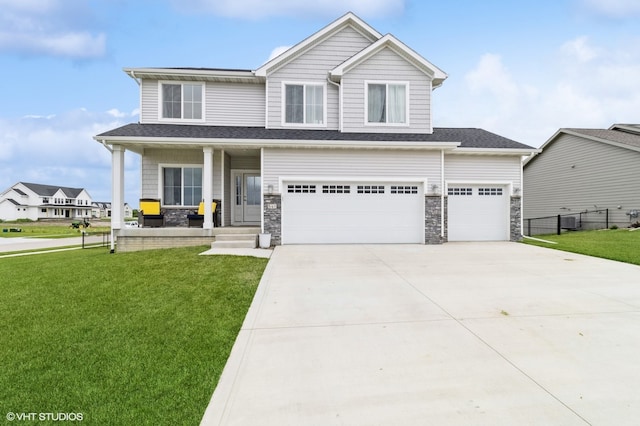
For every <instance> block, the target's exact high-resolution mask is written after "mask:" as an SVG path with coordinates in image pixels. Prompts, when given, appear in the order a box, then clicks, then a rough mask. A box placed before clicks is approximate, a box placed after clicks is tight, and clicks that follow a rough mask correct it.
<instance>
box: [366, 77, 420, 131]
mask: <svg viewBox="0 0 640 426" xmlns="http://www.w3.org/2000/svg"><path fill="white" fill-rule="evenodd" d="M370 84H384V85H386V86H387V92H388V88H389V85H390V84H395V85H404V86H405V87H406V94H407V97H406V99H405V115H406V121H405V122H404V123H370V122H369V85H370ZM410 88H411V87H410V82H409V81H393V80H365V81H364V125H365V126H367V127H409V125H410V119H409V117H410V116H411V114H410V112H411V111H410V110H409V105H410V104H411V102H410V101H409V98H410V96H411V90H410ZM387 105H388V104H387ZM386 116H387V117H388V115H386Z"/></svg>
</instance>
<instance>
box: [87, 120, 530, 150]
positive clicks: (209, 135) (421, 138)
mask: <svg viewBox="0 0 640 426" xmlns="http://www.w3.org/2000/svg"><path fill="white" fill-rule="evenodd" d="M109 137H131V138H164V139H167V138H168V139H171V138H181V139H184V138H187V139H244V140H276V139H278V140H300V141H312V140H316V141H372V142H390V143H393V142H424V143H425V144H428V143H437V142H460V143H461V144H460V147H461V148H494V149H533V148H532V147H530V146H528V145H525V144H522V143H519V142H516V141H514V140H511V139H507V138H505V137H502V136H500V135H496V134H495V133H491V132H488V131H486V130H483V129H476V128H443V127H438V128H434V129H433V133H431V134H424V133H355V132H349V133H347V132H340V131H338V130H305V129H265V128H264V127H239V126H195V125H180V124H139V123H132V124H127V125H125V126H122V127H118V128H117V129H113V130H109V131H108V132H104V133H101V134H99V135H97V136H96V138H98V139H100V138H104V139H108V138H109Z"/></svg>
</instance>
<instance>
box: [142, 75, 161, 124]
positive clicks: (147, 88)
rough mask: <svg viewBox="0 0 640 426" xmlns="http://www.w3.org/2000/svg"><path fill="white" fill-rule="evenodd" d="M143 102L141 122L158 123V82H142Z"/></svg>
mask: <svg viewBox="0 0 640 426" xmlns="http://www.w3.org/2000/svg"><path fill="white" fill-rule="evenodd" d="M140 96H142V100H141V102H140V108H141V110H140V122H141V123H157V122H158V102H159V101H160V100H159V99H158V82H157V81H156V80H142V88H141V90H140Z"/></svg>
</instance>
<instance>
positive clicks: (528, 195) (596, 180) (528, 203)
mask: <svg viewBox="0 0 640 426" xmlns="http://www.w3.org/2000/svg"><path fill="white" fill-rule="evenodd" d="M639 165H640V153H638V152H634V151H631V150H629V149H625V148H619V147H615V146H611V145H607V144H604V143H601V142H595V141H592V140H589V139H585V138H580V137H576V136H573V135H566V134H561V135H560V136H559V137H558V139H556V140H555V141H554V142H552V143H551V144H549V145H548V146H547V147H546V148H544V151H543V152H542V153H541V154H539V155H538V157H537V158H535V159H534V160H532V161H531V162H530V163H529V164H527V166H526V168H525V170H524V196H523V201H524V207H523V217H524V218H535V217H543V216H552V215H558V214H568V213H578V212H580V211H585V210H595V209H596V207H595V206H597V207H598V208H603V209H604V208H608V209H609V222H610V224H613V223H615V224H617V225H619V226H626V225H628V224H629V222H630V221H629V216H627V215H626V213H627V212H628V211H629V210H634V209H636V210H640V179H638V171H639V170H640V167H639ZM618 206H620V209H618ZM635 220H637V219H633V221H635Z"/></svg>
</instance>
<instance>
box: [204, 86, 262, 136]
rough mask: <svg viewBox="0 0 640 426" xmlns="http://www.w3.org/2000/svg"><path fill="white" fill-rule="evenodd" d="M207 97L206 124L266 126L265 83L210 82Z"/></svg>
mask: <svg viewBox="0 0 640 426" xmlns="http://www.w3.org/2000/svg"><path fill="white" fill-rule="evenodd" d="M206 99H207V105H206V108H207V113H206V117H207V123H206V124H213V125H216V126H247V127H264V120H265V111H264V109H265V87H264V85H263V84H239V83H235V84H231V83H227V84H220V83H215V84H214V83H208V84H207V93H206Z"/></svg>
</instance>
